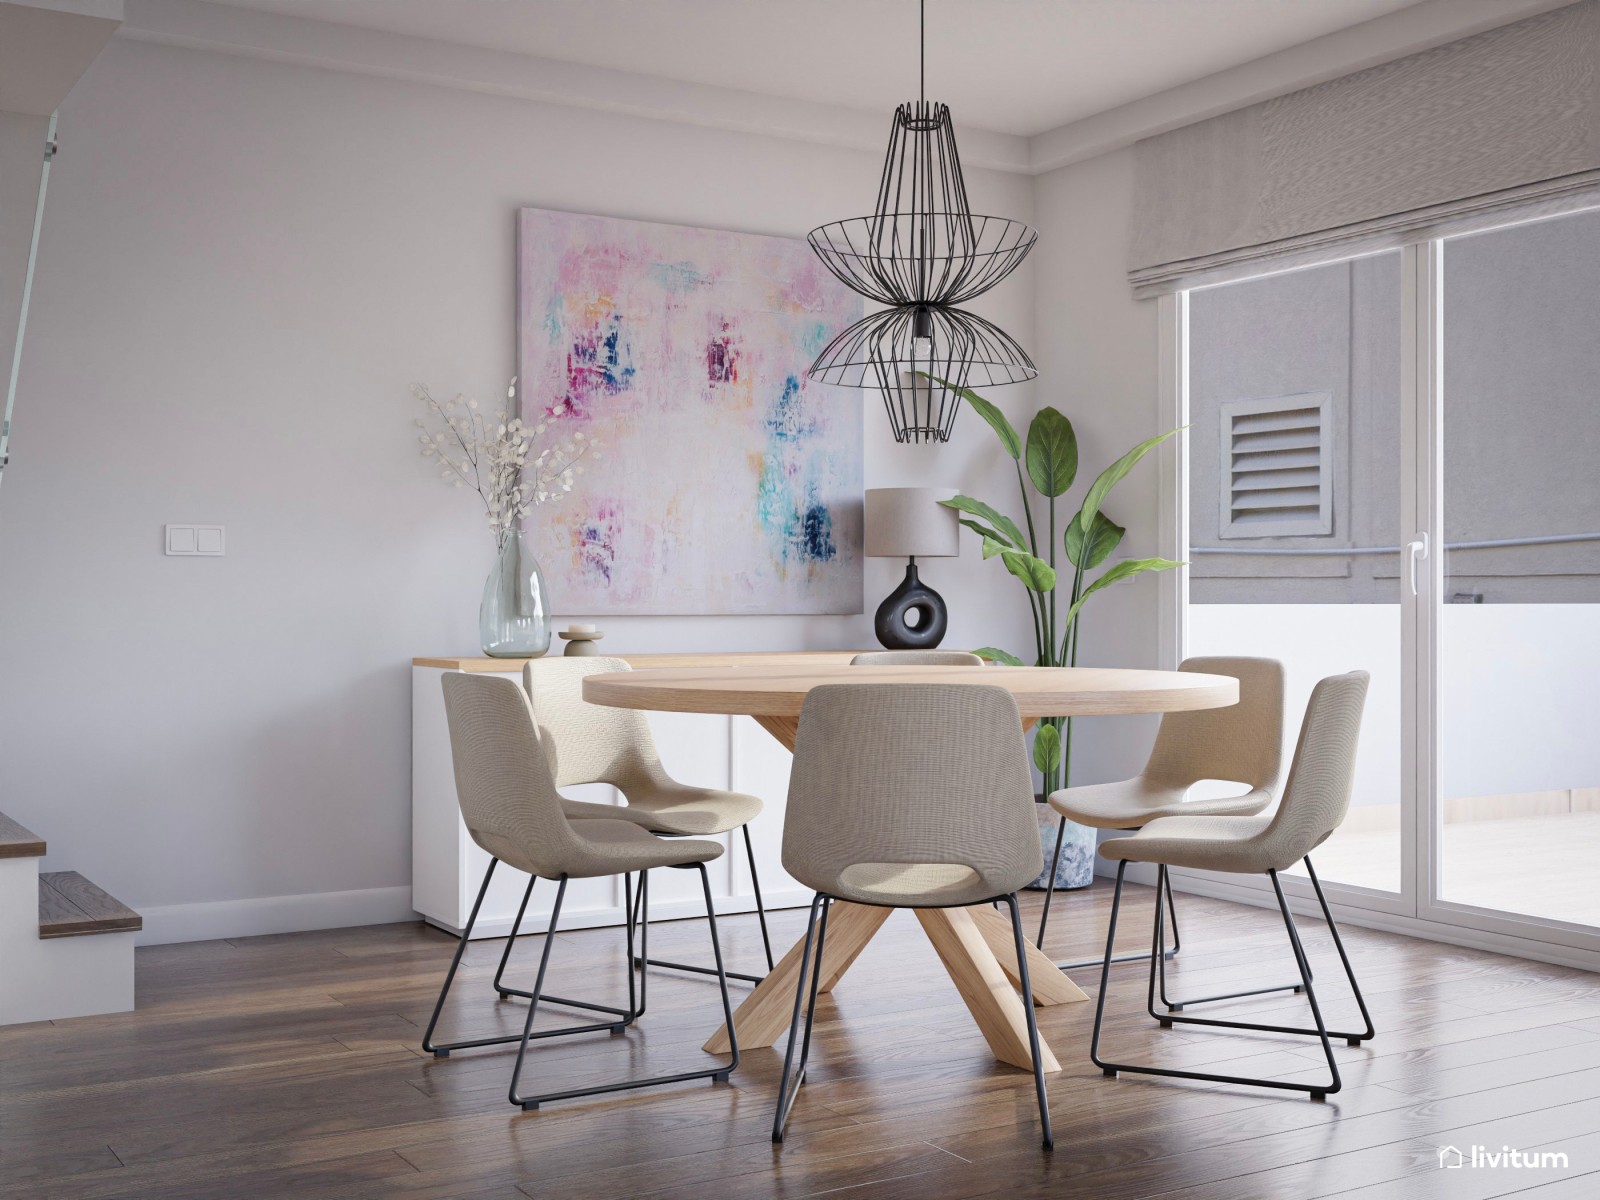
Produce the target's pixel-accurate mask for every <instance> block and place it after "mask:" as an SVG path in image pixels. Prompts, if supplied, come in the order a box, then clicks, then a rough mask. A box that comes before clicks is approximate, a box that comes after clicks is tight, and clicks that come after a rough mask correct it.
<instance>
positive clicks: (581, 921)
mask: <svg viewBox="0 0 1600 1200" xmlns="http://www.w3.org/2000/svg"><path fill="white" fill-rule="evenodd" d="M810 903H811V893H810V892H802V891H783V892H779V893H777V894H775V895H773V896H771V897H769V898H768V899H767V908H768V910H769V911H770V910H776V909H780V908H804V907H805V906H806V905H808V904H810ZM755 907H756V902H755V900H754V899H753V898H751V897H744V896H722V897H718V899H717V914H718V915H719V916H721V915H724V914H728V915H731V914H734V913H743V912H754V911H755ZM140 915H141V916H143V917H144V929H143V930H141V931H140V932H139V933H138V934H137V935H136V937H137V940H136V942H135V944H136V945H139V946H164V945H166V944H167V943H169V942H203V941H209V940H211V939H213V938H232V937H253V936H255V935H257V934H263V933H305V932H307V931H309V930H313V929H342V928H344V927H345V926H347V925H390V924H394V923H395V922H397V921H420V920H422V919H423V916H422V914H421V913H419V912H417V911H415V910H414V909H413V908H412V907H411V889H410V888H409V887H388V888H368V889H366V890H365V891H359V892H314V893H312V894H310V895H305V896H264V897H261V898H259V899H252V900H210V901H203V902H201V903H198V904H169V905H166V906H164V907H161V908H145V909H141V910H140ZM704 916H705V907H704V905H703V904H702V902H701V901H699V900H693V901H690V900H684V901H677V902H668V903H662V904H659V905H657V904H652V905H651V906H650V918H651V920H652V921H675V920H684V919H688V918H692V917H704ZM428 920H429V921H430V922H431V923H432V924H435V925H438V926H439V927H440V928H445V929H447V928H448V926H445V925H443V924H441V923H440V922H438V921H434V920H433V919H432V918H428ZM621 921H622V914H621V910H620V909H617V910H614V911H613V910H610V909H606V910H602V911H598V912H591V913H584V912H576V913H572V914H570V915H567V916H564V917H563V919H562V922H561V923H562V926H563V928H569V929H586V928H591V927H594V926H601V925H618V924H620V923H621ZM535 923H536V922H535ZM510 926H511V922H510V921H500V922H494V921H480V922H479V923H478V928H477V929H476V930H474V931H473V932H474V933H475V934H476V935H477V936H479V937H504V936H505V935H506V933H507V932H508V931H509V929H510ZM450 932H452V933H455V932H459V930H451V931H450Z"/></svg>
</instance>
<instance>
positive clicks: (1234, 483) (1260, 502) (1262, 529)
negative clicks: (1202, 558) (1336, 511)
mask: <svg viewBox="0 0 1600 1200" xmlns="http://www.w3.org/2000/svg"><path fill="white" fill-rule="evenodd" d="M1330 400H1331V397H1330V396H1329V394H1328V393H1327V392H1304V393H1301V394H1300V395H1296V396H1275V397H1272V398H1271V399H1267V400H1227V401H1224V402H1223V404H1222V430H1221V434H1222V437H1221V446H1222V470H1221V473H1220V480H1221V488H1222V497H1221V499H1222V512H1221V517H1222V520H1221V535H1222V536H1223V537H1225V538H1263V537H1308V536H1309V537H1316V536H1319V535H1323V534H1330V533H1332V532H1333V478H1332V477H1333V453H1332V444H1331V441H1332V439H1331V433H1332V431H1331V430H1330V429H1329V427H1328V420H1329V408H1330Z"/></svg>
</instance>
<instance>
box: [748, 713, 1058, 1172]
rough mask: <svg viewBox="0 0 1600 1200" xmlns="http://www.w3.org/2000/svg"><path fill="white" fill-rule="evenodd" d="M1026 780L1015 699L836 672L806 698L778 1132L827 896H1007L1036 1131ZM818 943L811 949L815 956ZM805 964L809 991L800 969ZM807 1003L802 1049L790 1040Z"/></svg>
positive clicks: (949, 903) (869, 900) (788, 847)
mask: <svg viewBox="0 0 1600 1200" xmlns="http://www.w3.org/2000/svg"><path fill="white" fill-rule="evenodd" d="M1042 857H1043V856H1042V855H1041V853H1040V850H1039V827H1038V823H1037V820H1036V818H1035V817H1034V812H1033V779H1032V775H1031V773H1030V771H1029V768H1028V755H1027V750H1026V746H1025V744H1024V742H1023V736H1022V720H1021V718H1020V717H1019V716H1018V713H1017V704H1016V701H1015V700H1013V699H1012V698H1011V695H1010V693H1008V692H1006V691H1005V690H1004V689H1003V688H997V687H981V686H977V685H967V684H919V683H905V684H834V685H831V686H824V687H817V688H813V689H811V691H810V693H809V694H808V695H807V696H806V700H805V705H804V707H803V708H802V709H801V715H800V727H799V733H798V736H797V738H796V741H795V748H794V768H793V771H792V772H791V774H790V777H789V806H788V810H787V813H786V815H785V818H784V829H783V866H784V869H785V870H786V871H788V872H789V874H790V875H792V876H794V878H795V879H797V880H799V881H800V882H801V883H802V884H803V885H805V886H806V887H808V888H811V889H813V890H814V891H815V892H816V897H815V899H814V900H813V901H812V904H811V919H810V922H809V924H808V925H807V926H806V941H805V950H804V958H803V959H802V961H801V966H800V976H799V979H798V981H797V983H796V987H795V998H794V1020H793V1022H792V1023H791V1025H790V1027H789V1047H788V1053H787V1054H786V1055H785V1057H784V1064H783V1075H782V1081H781V1083H780V1085H779V1094H778V1110H777V1114H776V1115H775V1117H774V1118H773V1125H772V1140H773V1141H775V1142H781V1141H782V1140H783V1131H784V1125H785V1124H786V1122H787V1121H788V1116H789V1109H790V1108H791V1107H792V1106H793V1103H794V1095H793V1094H791V1088H790V1086H789V1080H790V1076H791V1074H793V1075H794V1077H795V1080H796V1082H795V1086H794V1089H793V1091H794V1092H796V1093H797V1092H798V1089H799V1087H800V1085H801V1084H803V1083H804V1082H805V1066H806V1055H807V1053H808V1052H809V1050H810V1048H811V1023H812V1018H813V1016H814V1014H815V1011H816V1004H817V986H818V978H819V975H820V972H821V965H822V961H823V948H824V945H825V943H826V940H827V936H828V910H829V907H830V906H831V904H832V903H833V901H834V900H835V899H838V900H847V901H850V902H851V903H854V904H871V905H878V906H881V907H892V908H953V907H957V906H964V905H971V904H981V903H986V902H988V901H990V900H1004V901H1005V902H1006V904H1007V906H1008V907H1009V908H1010V910H1011V925H1012V931H1013V933H1014V935H1015V940H1016V951H1017V962H1018V964H1019V974H1020V975H1021V981H1020V982H1021V992H1022V1002H1023V1007H1024V1009H1026V1011H1027V1016H1028V1039H1029V1045H1030V1048H1031V1050H1032V1052H1033V1070H1034V1084H1035V1088H1036V1091H1037V1094H1038V1101H1039V1119H1040V1122H1041V1124H1042V1125H1043V1128H1044V1142H1045V1146H1046V1147H1048V1146H1049V1145H1050V1144H1051V1135H1050V1110H1049V1107H1048V1105H1047V1103H1046V1098H1045V1087H1044V1072H1043V1070H1042V1068H1041V1066H1040V1060H1039V1031H1038V1028H1037V1026H1036V1025H1035V1023H1034V1014H1033V1004H1032V1002H1031V997H1032V989H1031V987H1030V985H1029V981H1028V972H1027V955H1026V953H1025V952H1024V949H1023V941H1022V922H1021V918H1020V917H1019V915H1018V911H1017V897H1016V892H1017V889H1018V888H1020V887H1022V886H1023V885H1024V884H1026V883H1028V882H1029V881H1030V880H1032V879H1033V878H1034V877H1035V876H1036V875H1038V873H1039V867H1040V865H1041V860H1042ZM813 945H814V946H815V960H814V961H813V955H812V950H813ZM808 973H809V975H810V1003H809V1004H805V1003H804V1002H805V1000H806V979H807V974H808ZM802 1007H804V1009H805V1018H804V1023H805V1032H804V1044H803V1046H802V1048H801V1051H800V1056H799V1062H798V1064H796V1061H795V1042H796V1039H797V1037H799V1036H800V1025H801V1009H802Z"/></svg>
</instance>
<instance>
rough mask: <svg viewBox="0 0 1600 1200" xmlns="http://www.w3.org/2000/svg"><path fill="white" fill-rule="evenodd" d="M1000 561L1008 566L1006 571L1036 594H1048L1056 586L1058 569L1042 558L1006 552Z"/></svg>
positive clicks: (1013, 551) (1002, 554)
mask: <svg viewBox="0 0 1600 1200" xmlns="http://www.w3.org/2000/svg"><path fill="white" fill-rule="evenodd" d="M1000 561H1001V562H1003V563H1005V564H1006V570H1008V571H1010V572H1011V573H1012V574H1013V575H1015V576H1016V577H1017V578H1018V579H1020V580H1022V582H1023V583H1025V584H1027V585H1028V586H1029V587H1030V588H1032V589H1033V590H1034V591H1036V592H1048V591H1049V590H1050V589H1051V588H1053V587H1055V586H1056V569H1055V568H1054V567H1052V566H1051V565H1050V564H1049V563H1047V562H1045V561H1044V559H1042V558H1035V557H1034V556H1033V555H1031V554H1028V553H1026V552H1025V551H1022V550H1004V551H1002V552H1001V554H1000Z"/></svg>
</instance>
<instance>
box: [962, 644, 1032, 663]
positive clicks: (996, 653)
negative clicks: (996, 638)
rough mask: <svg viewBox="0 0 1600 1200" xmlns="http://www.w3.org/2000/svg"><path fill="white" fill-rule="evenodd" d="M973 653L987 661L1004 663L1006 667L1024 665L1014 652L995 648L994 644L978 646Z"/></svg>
mask: <svg viewBox="0 0 1600 1200" xmlns="http://www.w3.org/2000/svg"><path fill="white" fill-rule="evenodd" d="M973 653H974V654H976V655H977V656H978V657H979V658H982V659H985V660H987V661H989V662H997V663H1004V664H1005V665H1006V666H1008V667H1020V666H1023V665H1024V664H1023V661H1022V660H1021V659H1020V658H1018V657H1017V656H1016V655H1015V654H1011V653H1009V652H1008V651H1005V650H1000V649H997V648H995V647H994V646H980V647H979V648H978V649H976V650H974V651H973Z"/></svg>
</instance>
